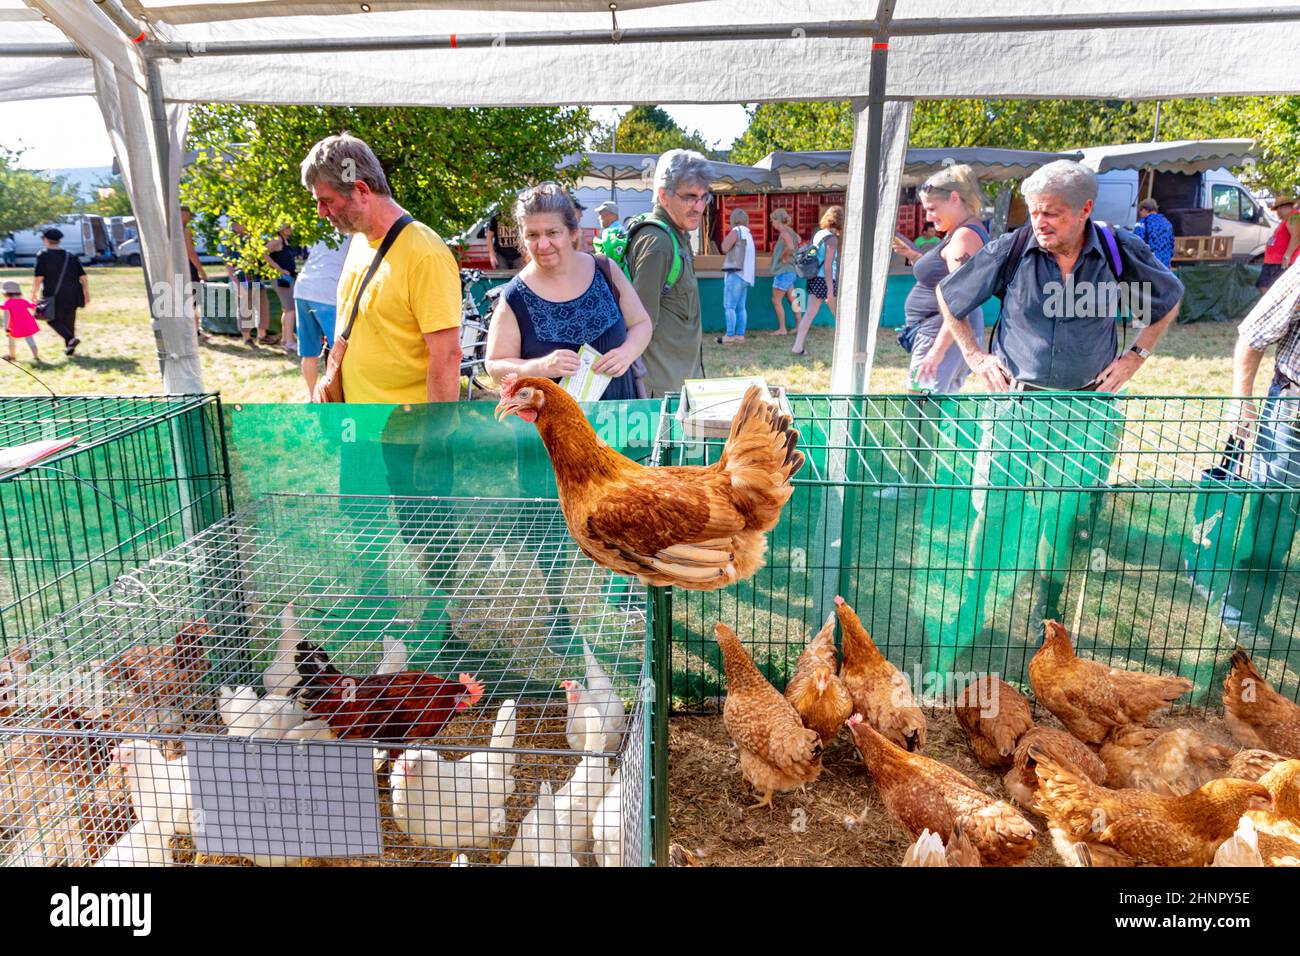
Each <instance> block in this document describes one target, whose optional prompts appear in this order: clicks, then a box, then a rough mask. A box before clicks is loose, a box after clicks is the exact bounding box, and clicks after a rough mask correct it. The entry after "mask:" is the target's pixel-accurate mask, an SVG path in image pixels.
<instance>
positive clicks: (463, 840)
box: [390, 700, 517, 850]
mask: <svg viewBox="0 0 1300 956" xmlns="http://www.w3.org/2000/svg"><path fill="white" fill-rule="evenodd" d="M516 724H517V722H516V719H515V702H514V701H513V700H508V701H506V702H505V703H504V704H502V705H501V707H500V708H499V709H498V710H497V716H496V723H495V724H494V725H493V727H492V739H491V741H490V742H489V744H488V747H489V748H490V749H488V750H476V751H474V752H473V753H470V754H469V755H468V756H466V757H464V758H462V759H460V760H450V759H447V758H445V757H443V755H442V754H441V753H439V752H438V751H436V750H424V749H419V748H415V747H412V748H411V749H409V750H407V751H406V752H404V753H403V754H402V756H401V757H399V758H398V759H397V760H396V761H395V762H394V763H393V772H392V776H391V778H390V782H391V786H392V790H393V820H394V822H396V824H397V828H398V829H399V830H401V831H402V832H403V833H405V834H407V835H409V836H410V837H411V839H412V840H414V841H415V842H416V843H423V844H424V845H426V846H437V847H443V848H444V849H449V850H454V849H466V848H469V847H485V846H488V845H489V843H491V840H492V837H494V836H500V835H501V834H503V833H505V831H506V801H507V800H508V799H509V798H510V796H511V795H512V794H513V793H514V792H515V776H514V769H515V760H516V759H517V756H516V753H515V751H514V750H513V748H514V746H515V731H516Z"/></svg>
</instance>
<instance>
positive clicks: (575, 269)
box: [487, 183, 653, 400]
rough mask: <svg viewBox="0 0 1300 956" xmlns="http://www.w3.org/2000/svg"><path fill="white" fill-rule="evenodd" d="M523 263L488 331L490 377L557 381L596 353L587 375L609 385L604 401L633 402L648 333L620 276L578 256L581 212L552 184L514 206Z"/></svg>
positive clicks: (600, 261) (599, 260) (596, 259)
mask: <svg viewBox="0 0 1300 956" xmlns="http://www.w3.org/2000/svg"><path fill="white" fill-rule="evenodd" d="M515 221H516V222H517V223H518V224H519V236H520V240H521V242H522V244H523V247H524V254H525V256H526V257H527V260H528V263H527V265H525V266H524V268H523V269H522V270H521V271H520V272H519V274H518V275H516V276H515V277H514V278H513V279H511V280H510V281H509V282H508V283H506V285H505V286H504V288H503V290H502V293H501V297H500V298H499V299H498V300H497V307H496V311H495V312H494V313H493V315H492V327H491V330H490V331H489V332H488V347H487V370H488V374H489V375H491V376H492V377H493V378H495V379H496V380H497V381H500V380H501V379H502V378H503V377H504V376H506V375H508V374H510V373H512V372H513V373H515V374H517V375H540V376H544V377H546V378H550V379H556V380H558V379H560V378H563V377H564V376H566V375H572V374H573V373H574V372H576V371H578V350H579V349H581V348H582V346H583V345H589V346H591V347H592V348H593V349H595V350H596V351H597V352H600V353H601V356H602V357H601V358H600V359H599V360H597V361H596V362H595V363H594V364H593V365H592V370H593V371H596V372H600V373H601V374H603V375H608V376H610V378H611V379H612V381H611V382H610V383H609V387H608V388H607V389H606V390H605V394H604V395H602V396H601V398H602V399H608V400H617V399H629V398H636V383H635V381H634V380H633V376H632V363H634V362H635V361H636V360H637V359H638V358H639V357H640V355H641V353H642V352H644V351H645V348H646V346H647V345H649V344H650V334H651V332H652V331H653V327H652V326H651V324H650V316H649V315H648V314H647V313H646V310H645V307H644V306H643V305H642V304H641V300H640V299H638V298H637V294H636V291H635V290H634V289H633V288H632V284H631V283H630V282H628V280H627V277H626V276H625V275H624V274H623V271H622V270H621V269H619V268H618V267H617V266H614V265H612V263H610V262H609V260H608V259H606V258H605V257H604V256H593V255H590V254H589V253H586V252H579V251H578V239H579V231H578V211H577V210H576V209H575V208H574V206H573V201H572V200H571V199H570V198H569V195H568V193H567V192H565V190H564V189H563V188H562V187H560V186H558V185H557V184H555V183H542V184H541V185H540V186H534V187H533V188H532V189H529V190H528V191H527V192H525V193H524V194H523V195H521V196H520V197H519V200H518V202H517V203H516V204H515Z"/></svg>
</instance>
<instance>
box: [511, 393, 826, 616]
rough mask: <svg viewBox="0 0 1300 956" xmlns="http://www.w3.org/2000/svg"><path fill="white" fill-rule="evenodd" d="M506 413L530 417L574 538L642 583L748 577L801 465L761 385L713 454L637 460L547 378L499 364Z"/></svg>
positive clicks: (716, 583)
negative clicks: (679, 460) (703, 458)
mask: <svg viewBox="0 0 1300 956" xmlns="http://www.w3.org/2000/svg"><path fill="white" fill-rule="evenodd" d="M512 414H513V415H518V416H519V417H520V418H522V419H524V421H529V422H534V423H536V425H537V431H538V433H539V434H540V435H541V437H542V442H543V444H545V445H546V451H547V454H549V455H550V457H551V466H552V467H553V468H554V469H555V483H556V486H557V488H558V489H559V494H560V508H561V509H562V510H563V512H564V520H565V523H566V524H567V525H568V527H569V533H570V534H571V535H573V540H574V541H576V542H577V544H578V547H579V548H581V549H582V552H583V553H584V554H585V555H587V557H589V558H591V560H593V561H595V562H596V563H597V564H599V565H600V566H601V567H604V568H608V569H609V570H611V571H614V572H616V573H618V574H626V575H635V576H636V577H637V578H639V579H640V580H641V582H642V583H643V584H655V585H664V586H669V585H675V586H676V587H680V588H688V589H690V590H694V591H712V590H715V589H717V588H723V587H727V586H728V585H731V584H735V583H736V582H737V581H743V580H745V579H746V578H748V577H750V576H751V575H752V574H753V573H754V572H755V571H757V570H758V569H759V568H761V567H762V566H763V562H764V555H765V552H766V551H767V532H768V531H770V530H772V528H773V527H775V526H776V522H777V520H778V519H779V518H780V517H781V508H782V507H783V506H784V505H785V503H786V502H787V501H788V500H789V499H790V495H791V494H793V493H794V488H793V486H792V485H791V484H790V478H791V477H792V476H793V475H794V474H795V473H796V472H798V471H799V469H800V467H801V466H802V465H803V454H802V453H801V452H799V451H797V450H796V448H795V446H796V444H797V443H798V440H799V433H798V432H797V431H796V430H795V429H793V428H792V427H790V418H789V416H787V415H781V414H779V413H778V412H777V411H776V409H775V408H774V407H773V406H772V405H771V404H769V403H768V402H766V401H764V399H763V396H762V392H761V391H760V390H759V389H758V388H757V387H754V388H751V389H750V390H749V391H748V392H746V393H745V398H744V400H743V401H742V402H741V405H740V411H739V412H737V414H736V417H735V419H734V420H733V421H732V423H731V436H730V437H729V438H728V439H727V444H726V446H725V447H724V448H723V449H722V455H721V457H720V458H719V459H718V461H717V462H716V463H714V464H712V465H701V466H685V467H670V468H647V467H646V466H644V465H639V464H637V463H636V462H634V461H632V460H631V459H630V458H627V457H625V456H623V455H620V454H619V453H618V452H616V451H614V450H613V449H612V448H610V447H609V446H607V445H606V444H605V443H604V442H602V441H601V440H600V439H599V438H597V437H596V432H595V431H594V430H593V429H592V427H591V425H590V424H589V423H588V422H587V419H586V416H584V415H583V414H582V409H581V408H579V407H578V403H577V402H575V401H574V400H573V399H572V398H570V397H569V395H568V393H567V392H565V391H564V389H562V388H560V386H558V385H556V384H555V383H554V382H552V381H550V380H549V379H545V378H517V377H516V376H513V375H507V376H506V378H505V380H504V382H503V384H502V386H501V402H500V403H499V404H498V405H497V416H498V417H499V418H501V419H504V418H505V417H506V416H508V415H512Z"/></svg>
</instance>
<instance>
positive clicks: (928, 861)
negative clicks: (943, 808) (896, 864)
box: [901, 823, 980, 867]
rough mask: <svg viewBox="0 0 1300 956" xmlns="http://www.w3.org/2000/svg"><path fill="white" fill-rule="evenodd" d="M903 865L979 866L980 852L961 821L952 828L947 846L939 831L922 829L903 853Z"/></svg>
mask: <svg viewBox="0 0 1300 956" xmlns="http://www.w3.org/2000/svg"><path fill="white" fill-rule="evenodd" d="M901 865H902V866H907V867H921V866H979V865H980V854H979V851H978V850H976V849H975V846H974V844H972V843H971V842H970V837H968V836H967V835H966V833H965V831H964V830H962V827H961V824H960V823H959V824H957V825H956V826H955V827H953V828H952V836H950V837H948V845H947V846H944V844H943V840H941V839H939V835H938V834H937V833H931V832H930V831H929V830H922V831H921V835H920V836H919V837H917V838H916V842H915V843H913V844H912V845H911V846H909V847H908V848H907V851H906V852H905V853H904V854H903V862H902V864H901Z"/></svg>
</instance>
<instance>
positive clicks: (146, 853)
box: [95, 819, 176, 866]
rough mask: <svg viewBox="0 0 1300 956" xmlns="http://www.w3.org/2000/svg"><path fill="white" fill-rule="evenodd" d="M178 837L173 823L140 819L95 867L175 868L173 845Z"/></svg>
mask: <svg viewBox="0 0 1300 956" xmlns="http://www.w3.org/2000/svg"><path fill="white" fill-rule="evenodd" d="M175 835H176V824H175V823H174V822H173V821H171V820H167V819H145V820H137V821H136V822H135V823H134V824H133V825H132V826H131V829H130V830H127V831H126V833H125V834H123V836H122V839H120V840H118V841H117V842H116V843H114V844H113V845H112V846H111V847H109V848H108V852H106V853H105V854H104V855H103V856H102V857H100V858H99V859H98V860H97V861H96V862H95V866H174V865H175V864H174V863H173V862H172V858H171V850H170V846H171V838H172V837H173V836H175Z"/></svg>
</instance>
